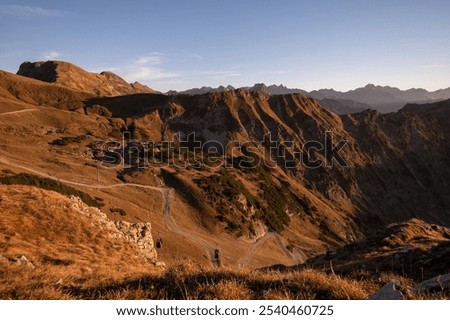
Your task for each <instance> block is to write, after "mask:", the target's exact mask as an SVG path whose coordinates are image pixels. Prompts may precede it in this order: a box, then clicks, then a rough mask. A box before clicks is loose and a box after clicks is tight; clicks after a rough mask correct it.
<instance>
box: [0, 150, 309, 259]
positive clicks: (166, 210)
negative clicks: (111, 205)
mask: <svg viewBox="0 0 450 320" xmlns="http://www.w3.org/2000/svg"><path fill="white" fill-rule="evenodd" d="M0 163H3V164H6V165H9V166H13V167H16V168H20V169H23V170H25V171H28V172H31V173H34V174H36V175H38V176H41V177H44V178H48V179H52V180H55V181H58V182H61V183H65V184H70V185H74V186H79V187H84V188H91V189H110V188H118V187H137V188H144V189H151V190H156V191H159V192H161V194H162V196H163V198H164V207H163V215H164V222H165V223H166V226H167V228H168V229H169V230H170V231H172V232H174V233H176V234H179V235H181V236H183V237H185V238H188V239H190V240H192V241H193V242H195V243H197V244H198V245H199V246H201V247H202V248H203V249H204V250H205V251H206V252H207V253H208V255H209V258H210V260H211V262H212V264H213V265H214V266H216V267H218V266H220V263H219V261H218V260H217V259H216V257H215V250H216V248H214V247H213V246H211V245H210V244H209V243H208V242H206V241H205V240H203V239H202V238H200V237H199V236H197V235H195V234H193V233H191V232H189V231H184V230H183V229H181V228H179V227H178V226H177V225H176V224H175V222H174V221H173V220H172V217H171V214H170V212H171V210H170V190H171V189H170V188H160V187H153V186H148V185H142V184H137V183H117V184H111V185H97V184H86V183H81V182H74V181H70V180H66V179H60V178H58V177H55V176H53V175H50V174H47V173H45V172H42V171H39V170H35V169H32V168H29V167H27V166H23V165H20V164H17V163H11V162H10V161H8V160H6V159H3V158H1V157H0ZM270 237H272V238H274V239H275V242H276V243H277V244H278V246H279V247H280V248H281V250H282V251H283V253H284V254H285V255H286V256H287V257H288V258H289V259H290V260H291V261H292V262H293V263H302V262H304V261H305V260H306V256H305V254H304V253H303V252H302V251H301V250H300V249H298V248H296V249H295V250H294V255H292V253H291V252H290V251H289V250H288V249H287V248H286V246H285V245H284V243H283V241H282V239H281V237H280V235H279V234H278V233H276V232H273V231H268V232H266V234H265V235H264V236H263V237H261V238H259V239H258V240H257V241H256V242H255V243H254V244H253V245H252V246H251V247H250V249H249V250H248V251H247V253H246V254H245V255H244V256H243V257H242V258H241V259H240V260H239V262H238V266H239V267H243V266H244V265H245V264H247V263H248V261H249V260H250V259H251V258H252V256H253V254H254V252H255V250H256V249H257V248H258V247H259V246H261V245H262V244H264V243H265V242H266V241H267V240H268V239H269V238H270Z"/></svg>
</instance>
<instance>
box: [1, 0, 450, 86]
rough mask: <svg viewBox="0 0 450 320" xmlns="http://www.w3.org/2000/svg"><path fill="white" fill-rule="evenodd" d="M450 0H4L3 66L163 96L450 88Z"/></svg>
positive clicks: (4, 68)
mask: <svg viewBox="0 0 450 320" xmlns="http://www.w3.org/2000/svg"><path fill="white" fill-rule="evenodd" d="M449 14H450V1H448V0H442V1H437V0H429V1H426V0H424V1H416V0H412V1H406V0H404V1H396V0H390V1H384V0H382V1H376V0H373V1H364V0H361V1H345V0H342V1H338V0H329V1H322V0H317V1H294V0H293V1H265V0H259V1H235V0H229V1H213V0H210V1H195V0H193V1H181V0H180V1H171V0H164V1H163V0H158V1H137V0H136V1H135V0H129V1H102V2H100V1H94V0H91V1H83V0H80V1H70V2H69V1H61V0H54V1H52V0H48V1H45V0H42V1H40V0H33V1H6V2H5V1H3V0H0V31H1V32H0V69H3V70H7V71H11V72H16V71H17V69H18V66H19V64H20V63H21V62H23V61H25V60H29V61H37V60H48V59H57V60H66V61H70V62H73V63H75V64H77V65H79V66H81V67H82V68H85V69H87V70H90V71H97V72H99V71H102V70H112V71H114V72H116V73H117V74H119V75H120V76H123V77H125V78H126V80H128V81H130V82H131V81H140V82H142V83H145V84H147V85H149V86H150V87H152V88H155V89H157V90H161V91H167V90H169V89H176V90H181V89H187V88H191V87H199V86H204V85H207V86H214V87H215V86H218V85H221V84H223V85H227V84H231V85H234V86H244V85H252V84H254V83H257V82H264V83H266V84H272V83H276V84H280V83H282V84H285V85H287V86H289V87H298V88H303V89H306V90H313V89H319V88H334V89H337V90H349V89H354V88H356V87H359V86H364V85H366V84H367V83H374V84H379V85H391V86H397V87H400V88H402V89H406V88H411V87H423V88H426V89H429V90H435V89H438V88H446V87H449V86H450V76H449V75H450V16H449Z"/></svg>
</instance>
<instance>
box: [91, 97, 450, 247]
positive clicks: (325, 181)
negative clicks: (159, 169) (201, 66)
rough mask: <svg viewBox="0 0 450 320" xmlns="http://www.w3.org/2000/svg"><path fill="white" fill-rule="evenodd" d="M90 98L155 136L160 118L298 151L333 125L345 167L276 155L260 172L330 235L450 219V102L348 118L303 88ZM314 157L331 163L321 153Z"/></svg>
mask: <svg viewBox="0 0 450 320" xmlns="http://www.w3.org/2000/svg"><path fill="white" fill-rule="evenodd" d="M91 103H95V104H96V105H102V106H104V107H105V108H108V109H109V110H111V111H112V113H113V116H120V117H126V118H133V117H134V118H135V124H136V128H135V133H136V134H137V135H138V136H140V137H146V138H152V133H151V132H150V130H149V127H148V126H147V125H146V123H149V121H153V122H152V123H154V124H157V123H159V124H160V126H161V127H157V130H156V131H157V132H160V130H166V132H165V135H166V136H170V135H173V134H174V133H176V132H181V133H182V135H183V136H187V135H188V134H189V133H191V132H195V133H196V135H197V137H199V138H200V139H201V140H202V141H208V140H216V141H220V142H221V143H223V144H226V143H229V142H230V141H236V140H237V141H245V142H249V143H254V142H255V141H257V142H259V141H264V137H265V136H267V134H269V133H270V134H271V136H272V138H273V142H274V143H277V144H287V143H288V142H289V141H294V149H295V150H301V148H302V146H303V145H304V144H305V143H306V142H308V141H323V140H324V137H325V136H326V132H327V131H331V132H332V134H333V139H334V142H335V143H337V141H341V140H343V141H346V145H345V147H343V148H342V152H341V155H342V157H343V159H345V161H346V163H347V165H346V166H339V165H337V164H336V163H335V165H334V166H333V167H326V166H323V165H322V166H319V167H317V168H314V169H312V168H308V167H307V166H305V165H302V164H298V163H297V162H298V159H296V160H297V162H296V164H297V165H296V166H295V168H289V167H288V166H287V165H286V164H285V163H283V162H282V161H279V162H278V163H277V165H276V166H275V167H274V168H272V169H264V172H265V173H264V175H263V176H266V177H267V175H268V176H270V177H271V178H270V179H271V181H272V182H273V184H274V186H276V185H278V186H283V188H285V189H284V190H289V192H290V193H291V194H294V195H299V196H300V197H301V198H307V199H308V201H309V205H306V206H305V207H303V206H302V205H300V207H301V208H302V209H299V208H297V209H298V213H297V214H298V216H296V218H295V219H297V218H298V219H301V220H302V221H303V222H302V223H312V222H313V223H317V224H318V225H319V226H320V228H321V230H328V231H326V232H325V234H327V237H328V238H327V239H328V240H327V241H331V240H330V239H339V240H338V241H349V240H350V239H352V238H356V237H359V236H361V235H362V234H370V233H371V232H372V231H374V230H376V229H377V228H378V227H382V226H384V225H386V224H389V223H393V222H398V221H404V220H407V219H410V218H420V219H423V220H425V221H427V222H430V223H438V224H442V225H446V226H449V225H450V194H448V192H447V190H450V183H449V181H450V179H449V178H450V168H449V167H448V165H447V164H448V163H449V161H450V146H449V142H448V141H450V140H449V138H450V137H449V132H448V128H447V125H446V124H445V123H444V122H445V121H447V120H448V119H449V117H450V116H449V112H448V110H450V109H449V108H450V101H445V102H441V103H438V104H437V105H424V106H417V105H416V106H407V107H405V108H404V109H402V110H400V111H399V112H397V113H391V114H381V113H378V112H376V111H373V110H367V111H364V112H360V113H356V114H352V115H343V116H338V115H336V114H334V113H331V112H329V111H328V110H326V109H323V108H322V107H321V106H320V105H319V103H317V102H316V101H315V100H313V99H310V98H307V97H305V96H303V95H300V94H291V95H272V96H271V95H267V94H263V93H260V92H253V93H252V92H249V91H246V90H242V89H239V90H236V91H230V92H224V93H210V94H206V95H197V96H183V95H178V96H162V95H160V96H154V95H138V96H133V97H117V98H110V99H96V100H93V101H92V102H91ZM126 105H133V109H129V108H128V109H127V108H125V106H126ZM144 108H146V109H144ZM143 110H147V111H146V112H147V114H143ZM141 119H142V120H141ZM151 119H158V120H157V121H156V120H151ZM443 119H446V120H443ZM162 126H164V127H162ZM156 138H158V137H156ZM259 152H260V154H261V157H263V155H262V154H263V153H264V154H265V156H266V157H267V154H270V152H274V151H273V150H272V151H271V150H269V148H268V147H267V146H266V147H264V148H263V150H260V151H259ZM239 154H240V155H242V154H243V153H242V150H241V152H240V153H239ZM227 156H228V157H231V154H230V153H228V154H227ZM235 156H237V155H235ZM317 157H318V158H320V159H322V160H324V161H325V158H324V156H323V155H322V154H320V153H319V154H318V155H317ZM233 170H236V174H237V175H238V176H239V177H240V179H243V180H244V181H246V183H245V184H247V183H248V184H251V185H253V187H254V188H255V189H258V188H262V186H263V185H264V183H265V182H264V180H263V178H262V177H263V176H260V175H259V174H256V175H255V174H254V173H253V172H252V171H248V170H246V169H245V168H239V167H237V168H233ZM275 189H276V188H275ZM276 190H278V189H276ZM274 192H275V191H274ZM276 192H280V190H278V191H276ZM243 194H245V192H244V193H243ZM260 196H261V195H260ZM261 197H262V196H261ZM280 197H283V193H282V192H281V193H280ZM284 197H285V199H288V198H289V197H288V196H286V195H284ZM248 200H249V203H250V202H251V201H250V199H248ZM265 201H267V202H268V203H270V201H271V199H270V198H267V199H266V200H265ZM211 205H212V206H213V204H212V203H211ZM230 206H232V202H231V204H230ZM273 206H275V204H273ZM269 207H270V205H269ZM294 208H295V205H294ZM284 209H286V210H288V211H289V208H288V207H285V208H284ZM280 212H282V210H281V211H280Z"/></svg>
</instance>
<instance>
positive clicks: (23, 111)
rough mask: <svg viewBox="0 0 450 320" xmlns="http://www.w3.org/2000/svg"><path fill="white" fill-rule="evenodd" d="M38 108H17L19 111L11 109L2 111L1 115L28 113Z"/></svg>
mask: <svg viewBox="0 0 450 320" xmlns="http://www.w3.org/2000/svg"><path fill="white" fill-rule="evenodd" d="M36 110H37V109H23V110H17V111H9V112H3V113H0V116H7V115H13V114H20V113H26V112H31V111H36Z"/></svg>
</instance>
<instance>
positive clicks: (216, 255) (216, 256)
mask: <svg viewBox="0 0 450 320" xmlns="http://www.w3.org/2000/svg"><path fill="white" fill-rule="evenodd" d="M214 260H216V262H217V264H218V265H219V266H220V252H219V249H215V250H214Z"/></svg>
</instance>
